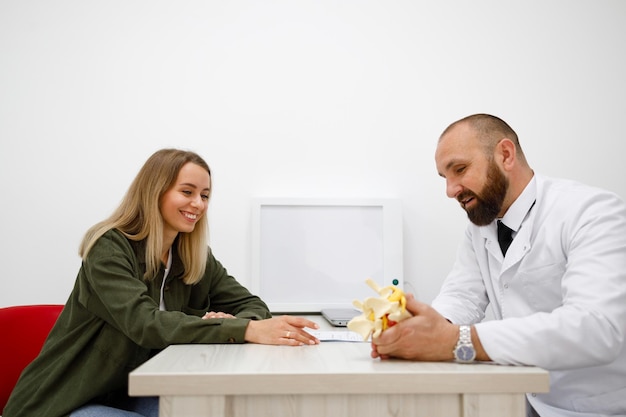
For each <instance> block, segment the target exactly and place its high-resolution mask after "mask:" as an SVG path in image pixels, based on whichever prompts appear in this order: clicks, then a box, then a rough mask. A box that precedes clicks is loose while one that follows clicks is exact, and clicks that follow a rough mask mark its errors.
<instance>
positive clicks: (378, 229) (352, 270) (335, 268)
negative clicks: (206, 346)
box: [259, 205, 384, 307]
mask: <svg viewBox="0 0 626 417" xmlns="http://www.w3.org/2000/svg"><path fill="white" fill-rule="evenodd" d="M382 211H383V209H382V207H381V206H334V205H333V206H324V205H320V206H315V205H312V206H297V205H275V206H271V205H266V206H262V209H261V212H260V242H259V243H260V245H259V248H260V296H261V297H262V298H263V300H264V301H266V302H267V303H268V304H269V305H270V307H271V306H272V305H283V304H299V305H315V306H330V305H342V304H343V305H345V306H346V307H347V306H350V305H351V303H352V301H353V300H355V299H359V300H362V299H363V298H365V297H369V296H373V295H375V294H374V293H373V291H372V290H371V289H370V288H369V287H368V286H367V285H366V284H365V280H366V279H367V278H372V279H374V280H375V281H377V282H379V283H381V284H382V283H383V281H384V280H383V274H384V240H383V231H384V228H383V226H384V225H383V212H382Z"/></svg>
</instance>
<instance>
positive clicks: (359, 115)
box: [0, 0, 626, 306]
mask: <svg viewBox="0 0 626 417" xmlns="http://www.w3.org/2000/svg"><path fill="white" fill-rule="evenodd" d="M625 41H626V2H625V1H623V0H613V1H611V0H595V1H582V0H550V1H544V0H530V1H515V2H512V1H501V0H493V1H484V0H476V1H466V0H448V1H436V0H429V1H418V0H406V1H400V0H397V1H396V0H389V1H372V0H346V1H343V0H334V1H329V0H315V1H307V0H298V1H296V0H285V1H275V0H271V1H263V0H251V1H237V0H234V1H209V0H198V1H189V0H176V1H170V0H168V1H164V0H149V1H148V0H146V1H136V0H117V1H116V0H112V1H111V0H107V1H94V0H55V1H49V0H0V192H1V195H2V200H1V204H0V279H1V280H2V282H1V283H2V286H1V288H2V289H1V290H0V306H7V305H14V304H32V303H64V302H65V300H66V298H67V295H68V294H69V292H70V291H71V289H72V286H73V283H74V279H75V277H76V273H77V271H78V268H79V266H80V259H79V257H78V255H77V248H78V244H79V242H80V240H81V238H82V235H83V233H84V232H85V231H86V230H87V228H88V227H90V226H91V225H92V224H94V223H95V222H97V221H99V220H102V219H103V218H104V217H106V216H108V215H109V214H110V212H111V211H112V210H113V208H114V207H116V206H117V204H118V203H119V201H120V199H121V198H122V195H123V194H124V192H125V191H126V189H127V187H128V185H129V184H130V182H131V180H132V179H133V177H134V176H135V174H136V173H137V171H138V169H139V167H140V166H141V165H142V164H143V162H144V161H145V160H146V159H147V158H148V156H149V155H150V154H152V153H153V152H154V151H155V150H157V149H159V148H162V147H166V146H168V147H169V146H172V147H179V148H186V149H191V150H195V151H197V152H198V153H200V154H201V155H202V156H203V157H204V158H205V159H206V160H207V162H208V163H209V164H210V166H211V168H212V170H213V181H214V184H213V185H214V190H213V196H212V201H211V205H210V213H209V215H210V228H211V232H210V241H211V246H212V247H213V250H214V252H215V254H216V256H217V257H218V259H220V260H221V261H222V262H223V263H224V265H225V266H226V267H227V268H228V270H229V272H230V273H231V274H232V275H234V276H235V277H237V278H238V279H239V280H240V281H241V282H242V283H243V284H244V285H247V284H248V283H249V280H250V263H251V261H250V259H251V242H250V236H251V224H250V223H251V200H252V198H253V197H259V196H261V197H263V196H273V197H359V198H368V197H397V198H399V199H401V201H402V207H403V212H404V253H405V264H404V272H405V277H404V279H405V282H406V283H407V284H408V285H407V289H408V290H410V291H414V292H415V293H416V294H417V296H418V298H420V299H422V300H425V301H431V300H432V298H433V297H434V296H435V295H436V293H437V291H438V289H439V287H440V285H441V282H442V280H443V278H444V277H445V275H446V273H447V271H448V270H449V267H450V265H451V263H452V261H453V259H454V255H455V250H456V246H457V245H458V242H459V240H460V238H461V235H462V234H463V230H464V227H465V225H466V222H467V220H466V216H465V214H464V212H463V211H462V210H461V209H460V208H459V207H458V204H457V203H455V202H454V201H452V200H449V199H448V198H447V197H446V196H445V189H444V180H442V179H441V178H439V177H438V176H437V173H436V170H435V165H434V158H433V155H434V150H435V145H436V141H437V138H438V136H439V134H440V133H441V131H442V130H443V129H444V128H445V127H446V126H447V125H448V124H449V123H451V122H453V121H455V120H457V119H459V118H461V117H464V116H466V115H469V114H472V113H477V112H488V113H493V114H495V115H498V116H500V117H502V118H503V119H505V120H506V121H508V122H509V123H510V124H511V126H512V127H513V128H514V129H515V130H516V131H517V133H518V135H519V136H520V140H521V144H522V147H523V148H524V150H525V152H526V155H527V157H528V159H529V161H530V163H531V165H532V166H533V168H534V169H535V170H536V171H537V172H541V173H543V174H547V175H552V176H561V177H570V178H574V179H578V180H581V181H584V182H586V183H589V184H592V185H597V186H601V187H604V188H608V189H610V190H613V191H615V192H617V193H618V194H620V195H621V196H622V197H624V196H626V180H625V176H624V162H623V159H624V151H623V149H624V142H625V139H626V138H625V137H624V120H625V114H626V76H625V74H626V59H625V51H626V48H625V46H624V45H625Z"/></svg>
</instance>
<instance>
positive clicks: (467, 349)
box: [454, 324, 476, 363]
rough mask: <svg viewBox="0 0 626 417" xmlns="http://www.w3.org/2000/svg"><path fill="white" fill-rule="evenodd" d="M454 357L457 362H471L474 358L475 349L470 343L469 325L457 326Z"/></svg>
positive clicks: (470, 332)
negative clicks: (457, 335)
mask: <svg viewBox="0 0 626 417" xmlns="http://www.w3.org/2000/svg"><path fill="white" fill-rule="evenodd" d="M454 358H455V359H456V361H457V362H463V363H468V362H473V361H474V359H476V349H474V345H472V331H471V330H470V326H468V325H465V324H463V325H461V326H459V341H458V342H456V346H455V347H454Z"/></svg>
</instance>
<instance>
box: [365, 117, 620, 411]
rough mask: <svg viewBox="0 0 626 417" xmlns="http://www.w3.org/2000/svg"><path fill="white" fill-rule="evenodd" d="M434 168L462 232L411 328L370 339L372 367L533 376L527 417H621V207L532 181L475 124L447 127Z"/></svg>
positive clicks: (513, 155)
mask: <svg viewBox="0 0 626 417" xmlns="http://www.w3.org/2000/svg"><path fill="white" fill-rule="evenodd" d="M435 161H436V165H437V170H438V171H439V175H441V176H442V177H443V178H445V180H446V193H447V195H448V197H450V198H454V199H456V200H457V201H458V202H459V203H460V204H461V206H462V208H463V209H464V210H465V211H466V212H467V215H468V218H469V220H470V224H469V225H468V227H467V229H466V232H465V238H464V240H463V242H462V243H461V246H460V248H459V252H458V255H457V260H456V262H455V264H454V266H453V268H452V271H451V272H450V274H449V275H448V277H447V278H446V280H445V282H444V284H443V287H442V289H441V293H440V294H439V295H438V296H437V297H436V299H435V300H434V301H433V303H432V306H428V305H426V304H424V303H420V302H418V301H417V300H415V299H414V298H413V297H412V296H410V295H409V296H408V297H407V298H408V302H407V308H408V309H409V311H410V312H411V313H412V314H413V317H411V318H409V319H407V320H404V321H402V322H400V323H398V324H396V325H395V326H394V327H391V328H390V329H387V330H385V331H384V332H383V333H382V334H381V335H380V336H379V337H378V338H376V339H375V340H373V343H372V357H374V358H376V357H380V358H382V359H386V358H390V357H396V358H404V359H411V360H422V361H443V360H457V361H459V362H472V361H474V360H479V361H493V362H496V363H498V364H506V365H534V366H539V367H541V368H544V369H547V370H548V371H550V392H549V393H547V394H528V395H527V399H528V407H527V409H528V415H529V416H538V415H539V416H543V417H548V416H557V417H591V416H594V417H598V416H625V415H626V348H625V346H626V343H625V338H626V206H625V205H624V202H623V201H622V200H621V199H620V198H619V197H618V196H617V195H615V194H613V193H611V192H608V191H604V190H600V189H597V188H593V187H589V186H586V185H583V184H580V183H577V182H573V181H568V180H562V179H554V178H549V177H545V176H541V175H539V174H535V173H534V172H533V170H532V169H531V168H530V166H529V165H528V162H527V161H526V158H525V157H524V154H523V152H522V149H521V147H520V144H519V140H518V137H517V135H516V134H515V132H514V131H513V130H512V129H511V127H510V126H509V125H508V124H507V123H505V122H504V121H503V120H501V119H499V118H497V117H495V116H491V115H487V114H476V115H472V116H468V117H466V118H464V119H461V120H459V121H457V122H455V123H453V124H451V125H450V126H449V127H448V128H447V129H446V130H445V131H444V132H443V133H442V135H441V137H440V138H439V143H438V146H437V150H436V153H435ZM500 223H501V224H503V225H504V226H506V227H507V228H508V229H509V233H510V236H509V241H508V243H507V244H503V245H502V246H501V245H500V244H499V242H498V235H500V234H502V235H505V234H506V233H504V232H502V231H498V229H499V228H500V229H503V230H504V226H502V225H501V224H500ZM511 238H512V241H511ZM507 245H510V246H507ZM507 248H508V250H507ZM488 306H491V309H492V312H493V316H494V317H493V320H486V321H483V319H484V318H485V313H486V309H487V307H488Z"/></svg>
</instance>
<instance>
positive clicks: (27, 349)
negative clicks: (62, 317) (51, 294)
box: [0, 304, 63, 415]
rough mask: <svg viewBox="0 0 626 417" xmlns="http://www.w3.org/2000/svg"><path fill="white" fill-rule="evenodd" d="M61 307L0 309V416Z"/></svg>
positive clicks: (39, 348)
mask: <svg viewBox="0 0 626 417" xmlns="http://www.w3.org/2000/svg"><path fill="white" fill-rule="evenodd" d="M61 310H63V305H58V304H40V305H26V306H14V307H4V308H0V335H1V336H0V337H2V339H1V340H0V415H2V412H3V411H4V406H5V405H6V403H7V400H8V399H9V395H10V394H11V391H13V387H14V386H15V383H16V382H17V379H18V378H19V376H20V374H21V373H22V370H23V369H24V368H25V367H26V365H28V364H29V363H30V362H31V361H32V360H33V359H35V356H37V355H38V354H39V351H40V350H41V347H42V346H43V342H44V341H45V340H46V337H48V333H50V329H52V326H54V323H55V322H56V320H57V317H59V314H60V313H61Z"/></svg>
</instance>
